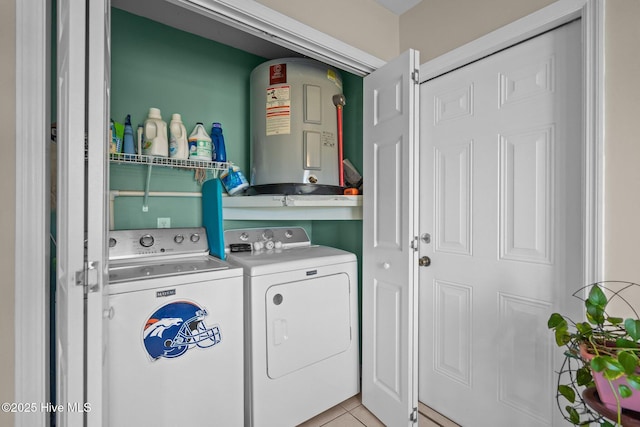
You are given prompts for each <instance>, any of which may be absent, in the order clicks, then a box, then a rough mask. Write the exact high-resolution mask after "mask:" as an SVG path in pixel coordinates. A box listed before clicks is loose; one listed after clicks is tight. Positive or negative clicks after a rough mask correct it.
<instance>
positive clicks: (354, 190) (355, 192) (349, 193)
mask: <svg viewBox="0 0 640 427" xmlns="http://www.w3.org/2000/svg"><path fill="white" fill-rule="evenodd" d="M344 194H345V195H346V196H357V195H358V189H357V188H345V189H344Z"/></svg>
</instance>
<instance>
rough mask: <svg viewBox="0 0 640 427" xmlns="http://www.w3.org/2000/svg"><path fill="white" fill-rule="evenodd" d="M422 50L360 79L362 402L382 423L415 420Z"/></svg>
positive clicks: (392, 423) (394, 424)
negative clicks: (361, 121)
mask: <svg viewBox="0 0 640 427" xmlns="http://www.w3.org/2000/svg"><path fill="white" fill-rule="evenodd" d="M418 64H419V53H418V52H416V51H413V50H410V51H407V52H405V53H404V54H403V55H401V56H400V57H398V58H397V59H395V60H393V61H391V62H390V63H389V64H387V65H385V66H384V67H381V68H380V69H378V70H376V71H375V72H373V73H372V74H370V75H369V76H367V77H365V79H364V143H363V144H364V147H363V165H364V166H363V171H364V176H366V177H369V178H368V182H367V184H366V185H365V187H364V197H363V200H364V206H363V230H364V233H363V234H364V236H363V249H362V252H363V266H362V272H363V273H362V274H363V277H362V311H363V325H362V334H363V337H362V402H363V404H364V405H365V406H366V407H367V408H368V409H369V410H370V411H371V412H373V413H374V414H375V415H376V417H378V418H379V419H380V420H381V421H382V422H383V423H384V424H385V425H388V426H408V425H413V424H414V423H417V419H418V414H417V409H416V408H417V399H418V397H417V392H418V390H417V300H418V298H417V296H418V295H417V290H418V287H417V285H416V283H415V282H416V280H417V277H418V275H417V272H418V256H417V252H416V251H417V237H416V231H417V219H418V215H417V210H416V209H417V205H418V203H417V197H416V195H417V194H418V188H417V185H418V181H417V179H415V176H416V172H417V160H418V129H417V126H418V120H417V117H418V116H417V115H418V83H417V81H418V73H417V69H418Z"/></svg>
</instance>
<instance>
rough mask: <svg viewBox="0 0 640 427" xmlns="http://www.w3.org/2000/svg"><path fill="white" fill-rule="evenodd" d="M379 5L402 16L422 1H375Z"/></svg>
mask: <svg viewBox="0 0 640 427" xmlns="http://www.w3.org/2000/svg"><path fill="white" fill-rule="evenodd" d="M375 1H376V2H377V3H378V4H380V5H382V6H384V7H385V8H387V9H389V10H390V11H391V12H393V13H395V14H396V15H398V16H400V15H402V14H403V13H405V12H406V11H407V10H409V9H411V8H412V7H413V6H415V5H417V4H418V3H420V2H421V1H422V0H375Z"/></svg>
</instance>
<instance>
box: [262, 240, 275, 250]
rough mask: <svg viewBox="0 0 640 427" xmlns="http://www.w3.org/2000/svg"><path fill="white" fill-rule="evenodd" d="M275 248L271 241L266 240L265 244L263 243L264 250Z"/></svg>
mask: <svg viewBox="0 0 640 427" xmlns="http://www.w3.org/2000/svg"><path fill="white" fill-rule="evenodd" d="M275 246H276V244H275V243H273V240H267V241H266V242H264V247H265V249H268V250H271V249H273V248H274V247H275Z"/></svg>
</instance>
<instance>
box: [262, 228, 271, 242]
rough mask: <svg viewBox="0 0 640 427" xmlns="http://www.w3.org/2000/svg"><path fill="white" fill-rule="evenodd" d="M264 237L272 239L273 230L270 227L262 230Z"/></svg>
mask: <svg viewBox="0 0 640 427" xmlns="http://www.w3.org/2000/svg"><path fill="white" fill-rule="evenodd" d="M262 238H263V239H264V240H271V239H273V230H271V229H269V228H267V229H266V230H264V231H263V232H262Z"/></svg>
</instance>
